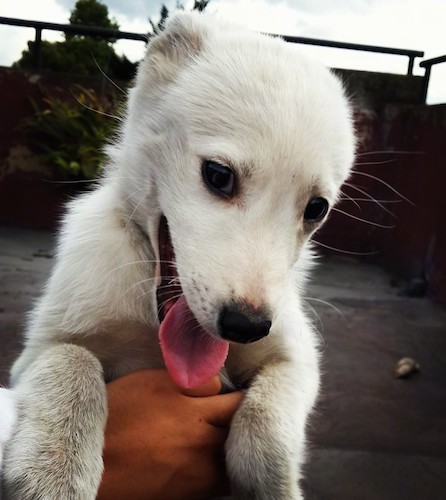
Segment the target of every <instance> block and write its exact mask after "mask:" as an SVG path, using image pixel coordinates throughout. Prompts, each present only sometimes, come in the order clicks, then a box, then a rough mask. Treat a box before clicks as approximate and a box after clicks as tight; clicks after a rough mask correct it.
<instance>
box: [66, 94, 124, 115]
mask: <svg viewBox="0 0 446 500" xmlns="http://www.w3.org/2000/svg"><path fill="white" fill-rule="evenodd" d="M71 95H72V96H73V97H74V98H75V99H76V101H77V102H78V104H80V105H81V106H83V107H84V108H85V109H88V110H89V111H93V112H94V113H97V114H98V115H102V116H106V117H107V118H113V119H114V120H118V121H120V122H122V121H123V119H122V118H121V117H120V116H116V115H111V114H110V113H105V111H99V109H94V108H92V107H91V106H88V105H87V104H85V103H84V102H82V101H81V100H80V99H79V98H78V97H77V95H76V94H75V93H74V92H73V91H71Z"/></svg>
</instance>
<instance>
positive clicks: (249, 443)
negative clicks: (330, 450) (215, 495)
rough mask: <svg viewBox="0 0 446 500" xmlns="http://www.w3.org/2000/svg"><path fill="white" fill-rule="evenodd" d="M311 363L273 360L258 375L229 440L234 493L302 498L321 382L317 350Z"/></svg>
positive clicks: (264, 498) (258, 499)
mask: <svg viewBox="0 0 446 500" xmlns="http://www.w3.org/2000/svg"><path fill="white" fill-rule="evenodd" d="M307 363H308V359H307V360H306V362H305V364H307ZM310 364H311V366H307V367H305V369H302V368H303V367H299V365H298V364H296V363H292V362H290V361H279V362H277V363H269V364H267V365H266V366H264V367H263V368H262V369H261V371H260V372H259V373H258V374H257V375H256V376H255V378H254V380H253V382H252V385H251V387H250V388H249V390H248V392H247V394H246V396H245V399H244V401H243V403H242V405H241V407H240V408H239V410H238V411H237V413H236V414H235V416H234V418H233V421H232V423H231V430H230V434H229V438H228V441H227V445H226V446H227V448H226V456H227V467H228V473H229V477H230V479H231V485H232V494H233V496H234V498H236V499H244V500H248V499H255V500H297V499H301V498H302V494H301V492H300V487H299V478H300V471H299V468H300V465H301V464H302V462H303V459H304V445H305V425H306V421H307V416H308V414H309V412H310V410H311V408H312V407H313V404H314V401H315V398H316V395H317V390H318V384H319V378H318V370H317V360H316V355H314V363H309V365H310Z"/></svg>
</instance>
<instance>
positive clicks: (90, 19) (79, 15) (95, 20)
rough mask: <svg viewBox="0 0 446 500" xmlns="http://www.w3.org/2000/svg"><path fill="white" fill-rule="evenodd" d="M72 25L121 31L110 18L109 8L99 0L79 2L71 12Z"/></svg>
mask: <svg viewBox="0 0 446 500" xmlns="http://www.w3.org/2000/svg"><path fill="white" fill-rule="evenodd" d="M70 24H81V25H83V26H101V27H103V28H110V29H114V30H118V29H119V25H118V23H117V22H116V20H114V19H110V18H109V17H108V8H107V6H106V5H104V4H102V3H100V2H98V1H97V0H78V1H77V2H76V5H75V6H74V9H73V11H72V12H71V16H70Z"/></svg>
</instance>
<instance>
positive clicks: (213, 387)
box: [179, 375, 221, 397]
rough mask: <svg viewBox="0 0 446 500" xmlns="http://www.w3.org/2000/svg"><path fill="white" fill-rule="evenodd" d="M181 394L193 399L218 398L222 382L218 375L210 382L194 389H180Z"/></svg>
mask: <svg viewBox="0 0 446 500" xmlns="http://www.w3.org/2000/svg"><path fill="white" fill-rule="evenodd" d="M179 390H180V392H181V394H183V395H184V396H191V397H206V396H217V394H220V391H221V380H220V377H219V376H218V375H214V376H213V377H212V378H211V379H210V380H209V381H208V382H206V383H205V384H204V385H200V386H199V387H194V388H193V389H186V388H184V387H179Z"/></svg>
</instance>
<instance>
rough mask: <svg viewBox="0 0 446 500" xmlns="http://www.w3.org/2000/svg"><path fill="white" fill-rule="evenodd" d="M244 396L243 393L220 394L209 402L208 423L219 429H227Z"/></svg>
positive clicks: (206, 416) (207, 407)
mask: <svg viewBox="0 0 446 500" xmlns="http://www.w3.org/2000/svg"><path fill="white" fill-rule="evenodd" d="M243 397H244V394H243V392H241V391H235V392H230V393H228V394H219V395H218V396H213V397H212V398H209V400H207V401H208V402H209V404H207V405H206V409H207V414H206V415H205V419H206V422H208V423H209V424H211V425H215V426H217V427H225V426H228V425H229V424H230V423H231V420H232V417H233V416H234V413H235V412H236V411H237V410H238V408H239V406H240V403H241V402H242V401H243Z"/></svg>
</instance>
